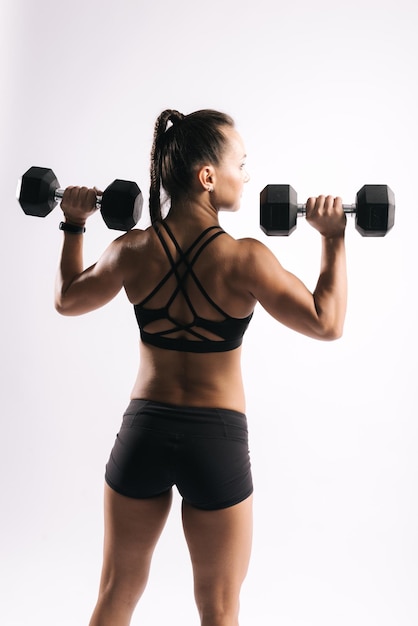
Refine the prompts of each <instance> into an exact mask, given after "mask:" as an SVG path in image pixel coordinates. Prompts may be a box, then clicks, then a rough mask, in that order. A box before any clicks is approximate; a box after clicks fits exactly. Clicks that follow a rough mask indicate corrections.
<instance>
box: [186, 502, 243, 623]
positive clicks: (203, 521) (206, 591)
mask: <svg viewBox="0 0 418 626" xmlns="http://www.w3.org/2000/svg"><path fill="white" fill-rule="evenodd" d="M252 500H253V499H252V496H250V497H249V498H247V499H246V500H244V501H243V502H240V503H239V504H236V505H235V506H231V507H228V508H225V509H219V510H214V511H205V510H201V509H196V508H194V507H192V506H191V505H190V504H187V503H186V502H183V527H184V533H185V537H186V541H187V544H188V547H189V551H190V556H191V560H192V566H193V574H194V583H195V596H196V602H197V605H198V609H199V612H200V614H201V615H204V614H205V613H217V612H218V613H220V614H238V607H239V593H240V589H241V585H242V582H243V580H244V578H245V576H246V573H247V570H248V564H249V560H250V554H251V543H252Z"/></svg>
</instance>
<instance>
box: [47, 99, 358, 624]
mask: <svg viewBox="0 0 418 626" xmlns="http://www.w3.org/2000/svg"><path fill="white" fill-rule="evenodd" d="M170 123H171V124H170ZM248 180H249V176H248V174H247V172H246V170H245V148H244V144H243V141H242V139H241V137H240V135H239V134H238V132H237V131H236V129H235V127H234V123H233V121H232V119H231V118H230V117H229V116H227V115H224V114H222V113H218V112H216V111H210V110H204V111H198V112H195V113H192V114H190V115H187V116H183V115H182V114H180V113H178V112H177V111H173V110H167V111H164V112H163V113H162V114H161V115H160V117H159V118H158V120H157V123H156V126H155V134H154V144H153V149H152V155H151V187H150V214H151V221H152V226H151V227H149V228H147V229H146V230H139V229H135V230H132V231H130V232H128V233H126V234H124V235H122V236H121V237H119V238H118V239H116V241H114V242H113V243H112V244H111V245H110V246H109V247H108V249H107V250H106V251H105V253H104V254H103V256H102V257H101V258H100V259H99V261H98V262H97V263H96V264H95V265H93V266H92V267H90V268H88V269H85V270H83V257H82V250H83V237H82V236H81V232H83V230H84V225H85V222H86V220H87V218H88V217H89V216H90V215H91V214H92V213H94V211H95V199H96V191H97V190H94V189H86V188H75V187H71V188H68V189H67V190H66V191H65V193H64V197H63V200H62V205H61V206H62V209H63V212H64V215H65V220H66V221H65V223H67V224H69V227H70V228H71V230H72V231H80V234H75V233H74V232H66V231H65V230H64V245H63V250H62V258H61V262H60V267H59V271H58V277H57V283H56V308H57V310H58V311H59V312H60V313H62V314H63V315H80V314H83V313H87V312H88V311H92V310H93V309H96V308H98V307H100V306H103V305H104V304H106V303H107V302H108V301H109V300H111V299H112V298H113V297H114V296H116V294H117V293H118V292H119V291H120V290H121V289H122V287H123V288H124V289H125V291H126V294H127V296H128V298H129V300H130V302H131V303H132V304H133V305H134V309H135V314H136V317H137V320H138V324H139V327H140V333H141V348H140V350H141V351H140V367H139V372H138V375H137V378H136V381H135V383H134V387H133V390H132V396H131V403H130V405H129V407H128V409H127V411H126V413H125V415H124V419H123V423H122V427H121V430H120V432H119V435H118V437H117V439H116V442H115V446H114V448H113V450H112V453H111V455H110V459H109V462H108V464H107V467H106V483H105V538H104V560H103V570H102V577H101V583H100V592H99V598H98V601H97V605H96V608H95V610H94V613H93V616H92V618H91V621H90V626H126V625H128V624H130V620H131V616H132V613H133V611H134V608H135V606H136V603H137V602H138V600H139V598H140V596H141V594H142V593H143V591H144V588H145V585H146V582H147V577H148V573H149V568H150V562H151V557H152V554H153V550H154V548H155V545H156V542H157V540H158V538H159V536H160V533H161V531H162V529H163V527H164V524H165V522H166V519H167V515H168V512H169V509H170V504H171V498H172V486H173V485H174V484H175V485H176V486H177V488H178V490H179V492H180V493H181V495H182V497H183V502H182V517H183V526H184V533H185V537H186V540H187V544H188V547H189V550H190V556H191V561H192V566H193V575H194V587H195V598H196V603H197V607H198V611H199V614H200V619H201V624H202V626H236V625H237V624H238V610H239V593H240V588H241V584H242V582H243V580H244V577H245V575H246V572H247V567H248V562H249V557H250V550H251V535H252V481H251V469H250V461H249V456H248V439H247V425H246V418H245V400H244V390H243V385H242V378H241V370H240V356H241V347H240V345H241V341H242V337H243V334H244V332H245V329H246V328H247V326H248V324H249V322H250V319H251V316H252V312H253V310H254V307H255V304H256V303H257V302H260V303H261V305H262V306H263V307H264V308H265V309H266V310H267V311H268V312H269V313H270V314H271V315H272V316H273V317H274V318H275V319H277V320H278V321H279V322H281V323H283V324H286V325H287V326H289V327H290V328H292V329H294V330H296V331H298V332H300V333H303V334H305V335H308V336H310V337H313V338H316V339H326V340H331V339H336V338H338V337H339V336H340V335H341V333H342V329H343V323H344V317H345V310H346V268H345V251H344V232H345V223H346V219H345V215H344V212H343V209H342V204H341V200H340V199H339V198H333V197H330V196H328V197H324V196H320V197H318V198H310V199H309V200H308V202H307V219H308V221H309V222H310V224H311V225H312V226H313V227H314V228H316V229H317V230H318V231H319V232H320V234H321V235H322V264H321V270H320V275H319V279H318V283H317V286H316V289H315V291H314V293H313V294H312V293H310V292H309V291H308V289H307V288H306V287H305V286H304V285H303V284H302V283H301V282H300V281H299V280H298V279H297V278H296V277H295V276H294V275H292V274H290V273H289V272H287V271H286V270H285V269H284V268H283V267H282V266H281V265H280V263H279V262H278V261H277V259H276V258H275V256H274V255H273V254H272V253H271V252H270V251H269V250H268V248H266V247H265V246H264V245H263V244H261V243H260V242H258V241H256V240H254V239H242V240H235V239H233V238H232V237H230V236H229V235H228V234H226V233H225V232H224V231H223V230H222V229H221V228H220V226H219V222H218V214H219V211H221V210H223V211H237V210H238V208H239V206H240V200H241V195H242V192H243V188H244V184H245V183H246V182H247V181H248ZM161 187H162V188H163V190H164V191H165V193H166V195H167V199H168V200H169V205H170V207H169V212H168V215H167V216H166V217H165V218H163V217H162V214H161V205H160V189H161ZM65 223H64V227H63V228H64V229H65V228H66V227H65ZM74 227H79V228H74Z"/></svg>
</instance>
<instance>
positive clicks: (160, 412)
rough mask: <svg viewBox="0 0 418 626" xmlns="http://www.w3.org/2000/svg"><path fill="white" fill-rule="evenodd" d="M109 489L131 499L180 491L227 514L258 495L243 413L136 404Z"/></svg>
mask: <svg viewBox="0 0 418 626" xmlns="http://www.w3.org/2000/svg"><path fill="white" fill-rule="evenodd" d="M105 479H106V482H107V484H108V485H109V486H110V487H111V488H112V489H114V490H115V491H117V492H118V493H120V494H122V495H125V496H128V497H130V498H151V497H153V496H157V495H160V494H162V493H164V492H166V491H169V490H170V489H171V488H172V487H173V485H176V486H177V489H178V490H179V492H180V494H181V496H182V497H183V499H184V500H185V501H186V502H188V503H189V504H191V505H192V506H194V507H196V508H199V509H207V510H213V509H222V508H226V507H229V506H233V505H234V504H238V503H239V502H241V501H242V500H245V498H247V497H248V496H249V495H250V494H251V493H252V491H253V483H252V477H251V463H250V457H249V450H248V430H247V420H246V417H245V415H244V414H243V413H239V412H238V411H231V410H227V409H206V408H201V407H181V406H174V405H170V404H160V403H157V402H151V401H148V400H132V401H131V403H130V404H129V406H128V408H127V410H126V411H125V414H124V416H123V422H122V426H121V429H120V431H119V433H118V435H117V437H116V441H115V445H114V447H113V450H112V452H111V454H110V458H109V461H108V463H107V465H106V475H105Z"/></svg>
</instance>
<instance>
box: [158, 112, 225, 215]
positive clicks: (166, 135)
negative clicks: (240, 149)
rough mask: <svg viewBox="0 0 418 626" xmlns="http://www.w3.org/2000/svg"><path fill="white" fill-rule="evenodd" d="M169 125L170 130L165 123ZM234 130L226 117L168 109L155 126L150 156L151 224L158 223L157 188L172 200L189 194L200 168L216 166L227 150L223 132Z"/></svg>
mask: <svg viewBox="0 0 418 626" xmlns="http://www.w3.org/2000/svg"><path fill="white" fill-rule="evenodd" d="M169 122H171V125H170V126H169V125H168V123H169ZM228 128H229V129H233V128H234V121H233V120H232V118H231V117H229V115H226V114H225V113H220V112H218V111H213V110H211V109H204V110H202V111H196V112H195V113H190V115H183V114H182V113H179V112H178V111H175V110H172V109H167V110H165V111H163V112H162V113H161V115H160V116H159V117H158V119H157V122H156V124H155V131H154V142H153V147H152V152H151V187H150V215H151V221H152V222H153V223H154V222H155V221H156V220H158V219H161V204H160V188H161V187H163V189H164V190H165V191H166V193H167V194H168V196H170V198H171V199H177V198H179V197H180V196H182V195H184V194H186V193H188V192H189V191H190V190H191V188H192V185H193V180H194V175H195V174H196V172H197V170H198V169H199V166H202V165H203V164H206V163H210V164H211V165H214V166H217V165H219V163H220V162H221V159H222V156H223V154H224V152H225V150H226V148H227V146H228V138H227V136H226V134H225V132H223V131H225V130H226V129H228Z"/></svg>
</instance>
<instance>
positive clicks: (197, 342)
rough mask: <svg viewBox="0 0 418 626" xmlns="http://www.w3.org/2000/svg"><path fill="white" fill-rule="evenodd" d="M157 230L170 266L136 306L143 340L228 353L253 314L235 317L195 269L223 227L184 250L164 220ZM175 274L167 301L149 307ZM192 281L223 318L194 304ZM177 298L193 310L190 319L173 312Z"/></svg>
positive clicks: (211, 230) (182, 348) (182, 349)
mask: <svg viewBox="0 0 418 626" xmlns="http://www.w3.org/2000/svg"><path fill="white" fill-rule="evenodd" d="M161 226H162V227H163V228H164V230H165V232H166V233H167V235H168V237H169V238H170V240H171V241H172V243H173V245H174V247H175V250H176V253H177V255H178V258H177V260H175V259H174V258H173V255H172V254H171V252H170V248H169V245H168V243H167V241H166V239H165V237H164V236H163V234H162V229H161ZM154 229H155V232H156V234H157V236H158V238H159V240H160V242H161V245H162V247H163V249H164V252H165V254H166V256H167V259H168V261H169V264H170V269H169V270H168V272H167V273H166V274H165V275H164V276H163V278H162V279H161V280H160V281H159V283H158V284H157V285H156V287H154V289H153V290H152V291H151V292H150V293H149V294H148V295H147V296H146V297H145V298H144V299H143V300H142V301H141V302H140V303H138V304H136V305H135V306H134V310H135V315H136V319H137V321H138V325H139V329H140V334H141V339H142V341H143V342H144V343H147V344H150V345H153V346H157V347H158V348H164V349H166V350H177V351H179V352H225V351H228V350H234V349H235V348H237V347H238V346H240V345H241V343H242V338H243V335H244V333H245V331H246V329H247V327H248V324H249V322H250V320H251V318H252V315H253V314H252V313H251V314H250V315H249V316H247V317H245V318H235V317H231V316H230V315H228V314H227V313H225V311H223V310H222V309H221V307H220V306H218V305H217V304H216V302H215V301H214V300H213V299H212V298H211V297H210V296H209V294H208V293H207V291H206V290H205V288H204V287H203V285H202V283H201V282H200V280H199V277H198V276H197V274H196V272H195V270H194V265H195V263H196V261H197V259H198V258H199V257H200V255H201V254H202V253H203V252H204V250H205V249H206V248H207V246H208V245H209V244H210V243H211V242H212V241H214V240H215V239H216V238H217V237H219V236H220V235H223V234H225V231H224V230H223V229H222V228H221V227H220V226H210V227H209V228H207V229H206V230H204V231H203V232H202V233H201V234H200V235H199V236H198V237H197V238H196V239H195V241H194V242H193V243H192V244H191V245H190V246H189V247H188V248H187V249H186V250H185V251H183V250H182V248H181V247H180V245H179V244H178V242H177V240H176V239H175V237H174V235H173V233H172V231H171V229H170V228H169V227H168V225H167V224H166V223H165V222H157V223H156V224H155V225H154ZM173 277H174V278H175V285H174V288H173V290H172V292H171V295H170V296H169V297H168V299H167V302H166V304H165V305H164V306H162V307H159V308H155V309H153V308H151V307H149V306H146V305H150V304H152V300H153V298H154V297H155V296H156V295H157V294H158V293H159V292H160V290H161V289H162V288H163V287H164V286H165V285H166V284H167V283H168V281H169V280H170V278H173ZM190 281H193V284H194V285H195V286H196V287H197V289H198V290H199V292H200V293H201V294H202V295H203V297H204V299H205V300H206V301H207V302H208V303H209V305H210V307H211V308H212V309H213V310H214V311H216V313H217V314H218V316H219V315H220V316H222V318H223V319H221V320H219V319H218V320H210V319H206V318H203V317H201V316H199V315H198V313H197V311H196V306H195V305H194V304H193V302H192V299H191V296H190V293H189V291H188V289H187V286H188V282H190ZM176 298H182V299H183V301H184V302H185V304H186V306H187V309H188V310H189V312H190V316H191V321H190V322H187V323H182V322H180V321H179V320H178V319H176V317H175V315H172V314H171V313H170V309H171V307H172V305H173V303H174V302H175V300H176ZM161 321H167V324H166V325H164V324H163V325H164V326H166V328H165V329H164V330H158V331H154V332H149V331H147V330H146V327H147V326H149V325H150V324H152V323H154V322H161ZM205 331H206V334H205ZM179 332H182V333H184V336H182V337H175V336H173V335H175V334H176V333H179ZM208 334H209V336H210V337H209V336H208Z"/></svg>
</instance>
